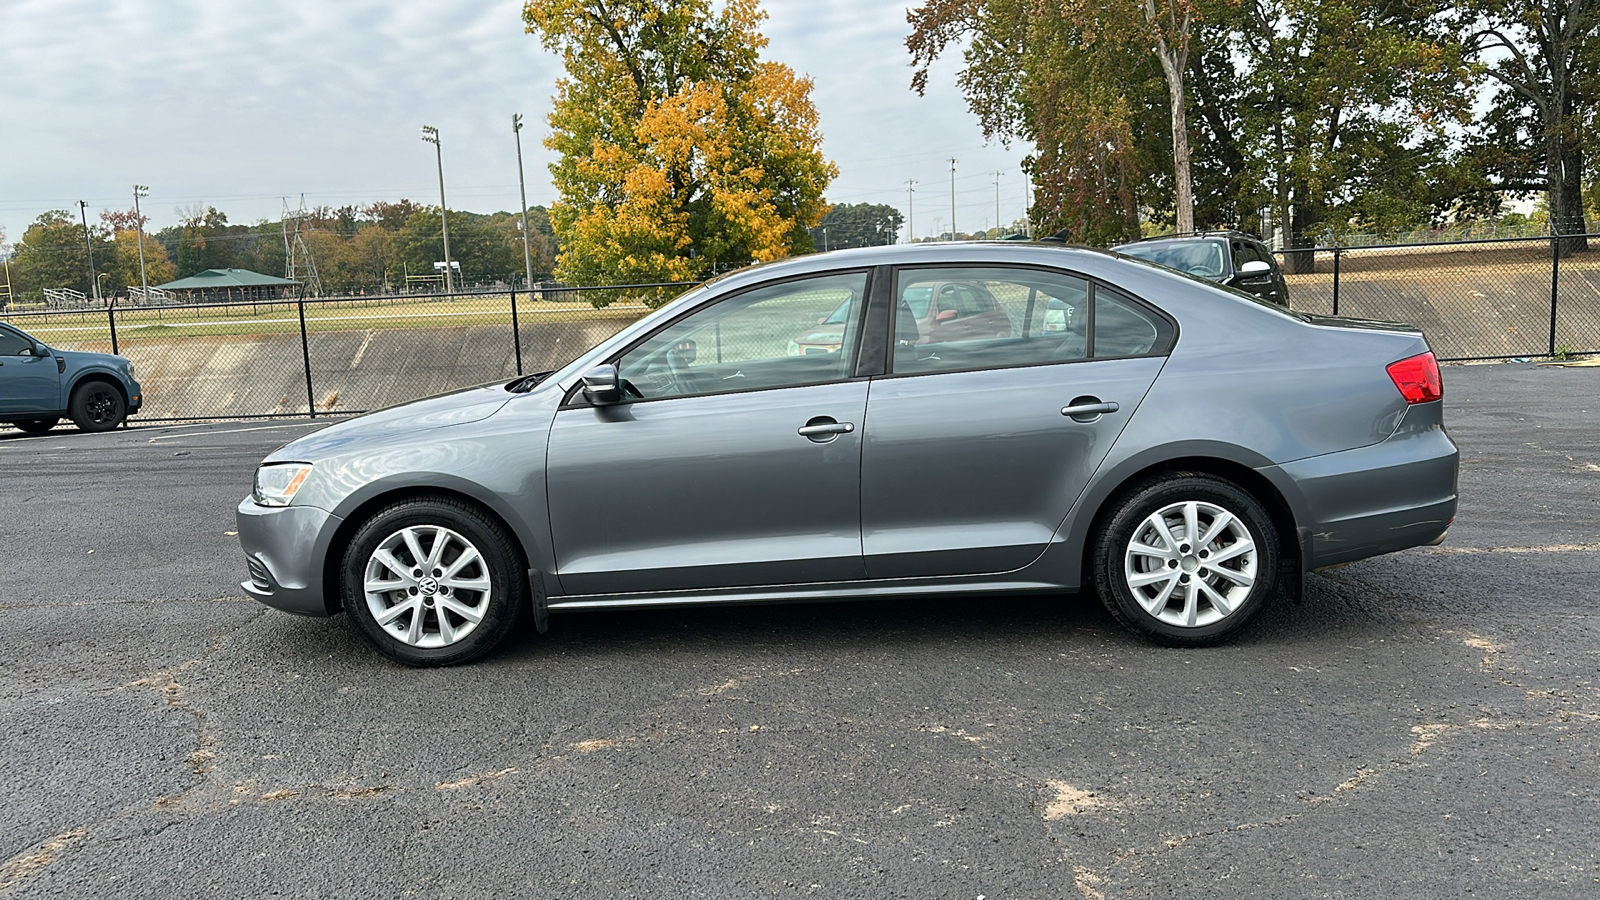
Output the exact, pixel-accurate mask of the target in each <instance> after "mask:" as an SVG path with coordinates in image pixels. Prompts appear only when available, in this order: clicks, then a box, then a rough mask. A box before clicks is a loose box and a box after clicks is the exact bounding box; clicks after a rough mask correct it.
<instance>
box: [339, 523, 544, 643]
mask: <svg viewBox="0 0 1600 900" xmlns="http://www.w3.org/2000/svg"><path fill="white" fill-rule="evenodd" d="M430 560H431V561H432V562H433V565H432V566H431V567H428V566H423V565H418V563H419V561H420V562H422V563H427V562H429V561H430ZM463 560H465V562H463ZM340 566H341V573H342V577H341V579H340V584H341V599H342V600H343V602H344V608H345V611H346V612H347V613H349V615H350V621H351V623H352V625H353V627H354V628H355V631H356V633H357V634H359V635H361V637H362V638H363V639H365V640H366V641H367V643H369V644H371V645H372V646H373V648H374V649H376V650H377V651H378V652H379V653H382V654H384V655H385V656H387V657H389V658H390V659H393V660H394V661H396V662H399V663H402V664H404V665H408V666H417V667H432V666H453V665H459V664H461V663H465V662H470V661H472V660H474V659H477V658H478V657H480V656H482V655H484V654H485V653H488V652H489V651H490V650H492V649H494V647H495V645H496V644H499V643H500V641H501V639H502V638H504V637H505V636H506V634H507V633H508V632H509V631H510V630H511V626H512V625H514V624H516V621H517V618H518V617H519V616H520V615H521V613H522V610H523V608H524V607H526V606H527V605H528V587H527V580H526V578H525V577H524V572H525V570H526V568H527V567H526V566H524V565H523V564H522V553H521V551H520V550H519V549H518V546H517V544H516V542H515V541H514V540H513V539H512V537H511V536H510V535H509V534H508V533H507V532H506V530H505V528H504V527H503V526H501V525H500V524H499V523H498V522H496V521H494V520H493V519H491V518H490V517H488V516H487V515H485V514H484V513H483V512H481V511H480V510H478V509H477V508H476V507H473V506H469V505H468V504H465V503H462V502H460V501H457V500H452V499H447V498H423V499H417V500H406V501H403V502H400V503H396V504H394V505H393V506H389V507H386V508H385V509H383V510H381V511H379V512H378V513H377V514H376V515H374V516H373V517H372V518H370V519H368V520H367V521H366V523H365V524H363V525H362V526H361V528H360V530H358V531H357V532H356V534H355V537H354V538H353V539H352V540H351V541H350V545H349V547H348V548H346V550H345V553H344V558H343V559H342V560H341V562H340ZM419 572H420V573H421V574H420V575H418V574H417V573H419ZM435 573H438V574H435ZM474 618H476V621H474Z"/></svg>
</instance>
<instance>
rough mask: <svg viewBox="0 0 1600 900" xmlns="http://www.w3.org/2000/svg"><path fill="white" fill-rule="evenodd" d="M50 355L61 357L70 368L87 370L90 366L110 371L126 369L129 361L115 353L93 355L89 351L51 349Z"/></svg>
mask: <svg viewBox="0 0 1600 900" xmlns="http://www.w3.org/2000/svg"><path fill="white" fill-rule="evenodd" d="M50 355H51V356H56V357H60V358H61V359H62V360H63V361H65V362H66V364H67V365H68V366H72V367H75V368H80V369H81V368H85V367H88V366H105V367H106V368H108V369H126V368H127V367H128V360H127V359H126V358H125V357H121V356H117V355H116V354H114V353H93V352H91V351H88V350H57V349H55V348H54V347H51V348H50Z"/></svg>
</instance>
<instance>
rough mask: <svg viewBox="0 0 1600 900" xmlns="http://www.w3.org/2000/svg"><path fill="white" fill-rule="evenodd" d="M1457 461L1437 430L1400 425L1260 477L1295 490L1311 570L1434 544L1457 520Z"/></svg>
mask: <svg viewBox="0 0 1600 900" xmlns="http://www.w3.org/2000/svg"><path fill="white" fill-rule="evenodd" d="M1460 463H1461V457H1460V451H1458V450H1457V449H1456V445H1455V443H1454V442H1452V441H1451V440H1450V436H1449V435H1447V434H1446V433H1445V431H1444V429H1443V428H1442V427H1437V426H1434V427H1426V426H1425V427H1422V428H1405V427H1402V428H1401V430H1400V431H1397V432H1396V433H1395V434H1394V436H1392V437H1390V438H1389V439H1388V440H1386V441H1383V442H1382V443H1378V444H1373V445H1372V446H1369V447H1361V448H1358V449H1355V450H1346V451H1343V452H1340V453H1329V454H1326V455H1324V456H1316V457H1312V458H1310V459H1303V460H1298V461H1296V462H1292V463H1285V464H1284V465H1282V466H1275V467H1272V468H1275V469H1277V470H1278V472H1277V473H1269V472H1263V474H1267V475H1268V476H1269V477H1272V476H1273V475H1274V474H1279V475H1281V476H1282V477H1283V478H1284V479H1286V480H1287V481H1289V482H1292V483H1293V484H1294V485H1295V486H1296V487H1297V488H1298V489H1299V492H1300V494H1301V497H1302V499H1303V504H1302V505H1301V510H1300V511H1299V515H1298V516H1297V517H1298V518H1299V519H1300V523H1299V524H1300V526H1301V527H1302V528H1304V529H1307V530H1309V531H1310V538H1311V539H1310V542H1309V547H1307V548H1306V552H1307V553H1308V555H1309V559H1307V560H1305V565H1304V569H1305V570H1307V571H1309V570H1311V569H1318V568H1322V567H1324V566H1333V565H1338V564H1340V563H1346V562H1351V561H1353V560H1358V559H1365V558H1367V557H1369V556H1377V555H1379V554H1383V553H1393V552H1394V551H1396V550H1405V549H1407V548H1409V547H1420V546H1424V545H1427V544H1435V543H1438V542H1439V541H1440V540H1441V539H1442V538H1443V537H1444V533H1445V531H1446V530H1447V529H1449V527H1450V523H1451V522H1452V521H1453V520H1454V519H1455V515H1456V503H1457V498H1456V480H1457V475H1458V473H1459V470H1460ZM1274 480H1276V479H1274Z"/></svg>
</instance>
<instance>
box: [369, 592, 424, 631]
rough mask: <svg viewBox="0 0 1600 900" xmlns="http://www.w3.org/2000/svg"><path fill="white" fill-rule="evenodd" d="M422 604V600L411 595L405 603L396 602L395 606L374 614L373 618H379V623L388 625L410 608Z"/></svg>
mask: <svg viewBox="0 0 1600 900" xmlns="http://www.w3.org/2000/svg"><path fill="white" fill-rule="evenodd" d="M421 605H422V601H421V600H418V599H417V598H416V597H409V598H407V599H406V601H405V602H404V603H396V604H395V605H394V606H391V607H389V608H388V609H386V610H384V611H383V612H381V613H379V614H377V615H375V616H373V618H374V619H376V620H377V622H378V624H379V625H385V626H386V625H388V624H389V623H390V622H393V621H394V620H395V619H398V618H400V617H401V616H403V615H405V614H406V613H407V612H409V611H410V610H413V609H416V608H417V607H418V606H421Z"/></svg>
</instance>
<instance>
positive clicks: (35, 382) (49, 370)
mask: <svg viewBox="0 0 1600 900" xmlns="http://www.w3.org/2000/svg"><path fill="white" fill-rule="evenodd" d="M33 348H34V342H33V339H32V338H29V337H28V336H27V335H25V334H23V333H22V332H20V331H17V330H15V329H12V328H7V327H6V326H4V325H0V413H3V414H6V415H15V414H18V413H33V412H37V413H48V412H60V411H61V409H60V407H61V372H60V370H59V367H58V366H57V365H56V361H55V358H54V357H52V356H35V355H34V352H33Z"/></svg>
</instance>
